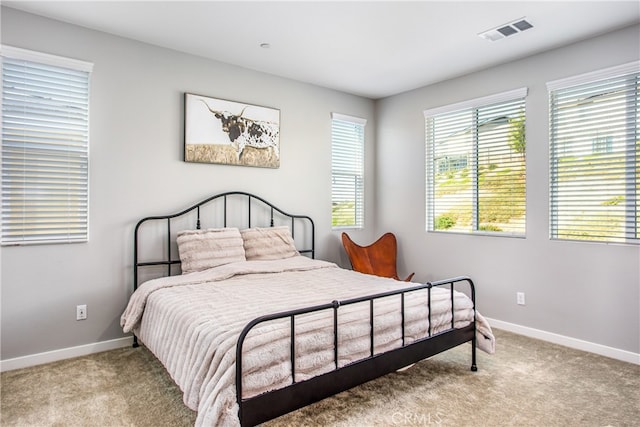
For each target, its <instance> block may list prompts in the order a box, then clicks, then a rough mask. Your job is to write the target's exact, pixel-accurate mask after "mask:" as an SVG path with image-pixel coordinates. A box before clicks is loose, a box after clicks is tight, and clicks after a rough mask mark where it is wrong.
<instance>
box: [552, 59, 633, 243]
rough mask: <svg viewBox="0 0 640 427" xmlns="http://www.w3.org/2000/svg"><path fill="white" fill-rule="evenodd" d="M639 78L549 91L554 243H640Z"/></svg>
mask: <svg viewBox="0 0 640 427" xmlns="http://www.w3.org/2000/svg"><path fill="white" fill-rule="evenodd" d="M639 71H640V63H638V62H634V63H630V64H625V65H622V66H619V67H613V68H610V69H606V70H601V71H598V72H595V73H589V74H585V75H582V76H576V77H572V78H569V79H563V80H558V81H554V82H550V83H548V85H547V86H548V88H549V101H550V109H549V110H550V178H551V180H550V193H551V194H550V204H551V206H550V234H551V238H552V239H562V240H590V241H602V242H618V243H632V244H638V243H640V240H639V236H638V222H639V220H640V217H639V210H638V199H639V198H640V172H639V169H640V138H639V135H638V121H640V113H639V111H640V103H639V102H640V101H639V97H638V88H639V85H640V77H639V76H640V73H639Z"/></svg>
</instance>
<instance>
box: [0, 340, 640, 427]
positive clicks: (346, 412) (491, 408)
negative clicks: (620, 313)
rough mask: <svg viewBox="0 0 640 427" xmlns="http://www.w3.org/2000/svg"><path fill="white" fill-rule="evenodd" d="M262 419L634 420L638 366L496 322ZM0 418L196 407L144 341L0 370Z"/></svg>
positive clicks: (188, 415) (178, 411)
mask: <svg viewBox="0 0 640 427" xmlns="http://www.w3.org/2000/svg"><path fill="white" fill-rule="evenodd" d="M495 333H496V339H497V351H496V354H495V355H492V356H489V355H486V354H484V353H482V352H479V353H478V368H479V370H478V372H471V371H470V370H469V367H470V348H469V346H468V345H463V346H461V347H458V348H456V349H453V350H450V351H448V352H446V353H444V354H441V355H438V356H435V357H433V358H431V359H429V360H426V361H422V362H420V363H418V364H416V365H415V366H414V367H412V368H411V369H409V370H407V371H404V372H400V373H394V374H391V375H387V376H386V377H383V378H379V379H377V380H374V381H371V382H369V383H367V384H364V385H362V386H359V387H356V388H354V389H351V390H349V391H346V392H344V393H341V394H339V395H336V396H334V397H331V398H329V399H325V400H323V401H321V402H318V403H316V404H314V405H310V406H308V407H306V408H303V409H300V410H298V411H295V412H292V413H290V414H287V415H284V416H282V417H280V418H278V419H276V420H273V421H270V422H268V423H266V426H268V427H277V426H350V427H351V426H418V425H419V426H429V425H442V426H637V425H639V423H640V366H637V365H633V364H629V363H624V362H620V361H616V360H612V359H608V358H605V357H601V356H597V355H594V354H590V353H585V352H581V351H577V350H572V349H568V348H565V347H562V346H558V345H554V344H549V343H546V342H543V341H538V340H534V339H530V338H526V337H522V336H519V335H515V334H512V333H508V332H504V331H499V330H497V331H495ZM0 384H1V387H2V388H1V393H2V394H1V407H0V412H1V418H0V425H2V426H3V427H4V426H114V427H115V426H190V425H193V423H194V420H195V413H194V412H192V411H190V410H189V409H188V408H186V407H185V406H184V405H183V404H182V395H181V393H180V391H179V390H178V388H177V387H176V386H175V384H174V383H173V382H172V380H171V379H170V377H169V376H168V375H167V373H166V371H165V370H164V368H163V367H162V366H161V365H160V363H159V362H158V361H157V360H156V359H155V358H154V357H153V356H152V355H151V354H150V353H149V352H148V351H147V350H146V349H144V348H137V349H132V348H124V349H119V350H113V351H108V352H104V353H99V354H94V355H91V356H87V357H81V358H77V359H71V360H65V361H61V362H56V363H52V364H48V365H42V366H36V367H33V368H28V369H22V370H16V371H9V372H4V373H2V375H1V383H0Z"/></svg>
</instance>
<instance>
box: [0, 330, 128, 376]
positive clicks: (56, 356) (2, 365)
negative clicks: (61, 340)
mask: <svg viewBox="0 0 640 427" xmlns="http://www.w3.org/2000/svg"><path fill="white" fill-rule="evenodd" d="M130 345H133V337H124V338H117V339H114V340H109V341H101V342H96V343H93V344H86V345H80V346H77V347H69V348H63V349H60V350H53V351H47V352H44V353H38V354H31V355H28V356H22V357H16V358H14V359H6V360H0V372H4V371H12V370H14V369H22V368H28V367H30V366H36V365H42V364H44V363H51V362H57V361H58V360H64V359H71V358H73V357H79V356H86V355H88V354H93V353H100V352H102V351H107V350H115V349H117V348H122V347H127V346H130Z"/></svg>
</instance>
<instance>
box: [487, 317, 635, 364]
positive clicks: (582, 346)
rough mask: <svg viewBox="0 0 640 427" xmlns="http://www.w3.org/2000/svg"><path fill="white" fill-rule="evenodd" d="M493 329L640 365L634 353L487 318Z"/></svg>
mask: <svg viewBox="0 0 640 427" xmlns="http://www.w3.org/2000/svg"><path fill="white" fill-rule="evenodd" d="M486 319H487V321H488V322H489V324H490V325H491V326H492V327H496V328H498V329H504V330H505V331H509V332H513V333H516V334H520V335H524V336H527V337H531V338H536V339H539V340H542V341H548V342H551V343H554V344H560V345H563V346H565V347H570V348H575V349H577V350H582V351H588V352H590V353H595V354H599V355H601V356H606V357H610V358H612V359H617V360H622V361H623V362H629V363H634V364H636V365H640V354H638V353H633V352H630V351H626V350H620V349H618V348H613V347H608V346H606V345H602V344H596V343H592V342H589V341H583V340H579V339H577V338H571V337H567V336H564V335H558V334H554V333H553V332H547V331H541V330H539V329H534V328H529V327H527V326H520V325H516V324H514V323H509V322H503V321H502V320H496V319H490V318H486Z"/></svg>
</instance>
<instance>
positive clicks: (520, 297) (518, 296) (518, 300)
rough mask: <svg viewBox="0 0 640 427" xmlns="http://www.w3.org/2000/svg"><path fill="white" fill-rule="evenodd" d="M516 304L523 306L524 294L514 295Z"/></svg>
mask: <svg viewBox="0 0 640 427" xmlns="http://www.w3.org/2000/svg"><path fill="white" fill-rule="evenodd" d="M516 302H517V303H518V305H524V292H517V293H516Z"/></svg>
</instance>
